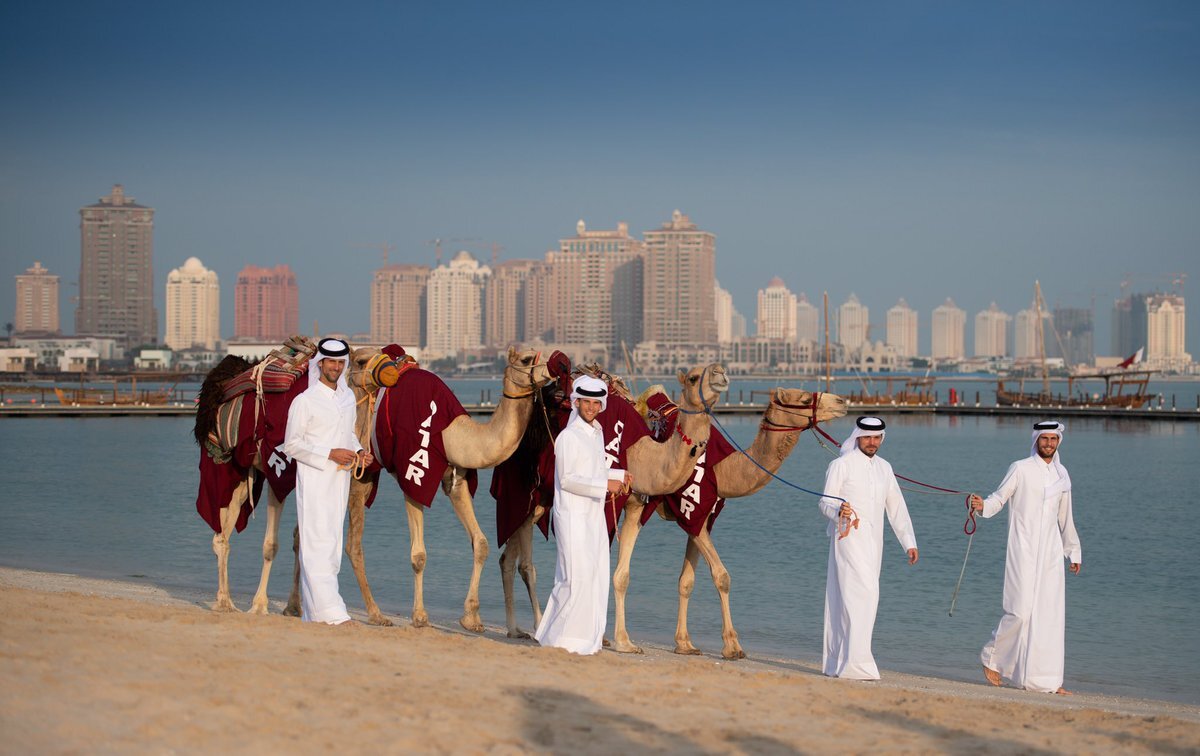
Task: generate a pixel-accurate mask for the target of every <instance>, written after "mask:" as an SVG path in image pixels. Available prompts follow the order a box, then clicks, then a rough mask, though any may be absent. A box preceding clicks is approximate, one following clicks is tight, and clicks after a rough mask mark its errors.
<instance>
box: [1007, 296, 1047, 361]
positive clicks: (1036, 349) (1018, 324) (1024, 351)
mask: <svg viewBox="0 0 1200 756" xmlns="http://www.w3.org/2000/svg"><path fill="white" fill-rule="evenodd" d="M1051 323H1052V320H1051V318H1050V313H1048V312H1046V311H1045V310H1043V311H1042V326H1041V332H1042V343H1041V345H1040V346H1039V345H1038V311H1037V303H1036V302H1034V303H1032V304H1030V305H1029V308H1028V309H1026V310H1021V311H1020V312H1018V313H1017V317H1016V319H1015V321H1014V326H1013V357H1014V358H1015V359H1018V360H1038V359H1040V358H1042V357H1044V356H1045V355H1047V354H1049V350H1048V349H1047V348H1046V347H1047V345H1048V344H1049V340H1050V339H1053V338H1054V329H1053V328H1051V327H1050V326H1051Z"/></svg>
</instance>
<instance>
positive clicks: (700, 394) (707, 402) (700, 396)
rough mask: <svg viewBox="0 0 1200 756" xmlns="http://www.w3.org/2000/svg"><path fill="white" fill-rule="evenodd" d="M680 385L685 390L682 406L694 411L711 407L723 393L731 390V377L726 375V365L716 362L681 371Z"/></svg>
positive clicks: (681, 395)
mask: <svg viewBox="0 0 1200 756" xmlns="http://www.w3.org/2000/svg"><path fill="white" fill-rule="evenodd" d="M679 385H680V386H681V387H682V389H683V390H682V392H681V394H680V399H681V401H680V406H685V407H689V408H692V409H698V408H702V407H711V406H712V405H713V404H715V403H716V402H717V400H718V399H720V398H721V392H722V391H726V390H728V389H729V376H727V375H726V374H725V366H724V365H721V364H720V363H716V362H714V363H712V364H710V365H706V366H704V367H694V368H692V369H691V370H687V371H684V370H680V371H679Z"/></svg>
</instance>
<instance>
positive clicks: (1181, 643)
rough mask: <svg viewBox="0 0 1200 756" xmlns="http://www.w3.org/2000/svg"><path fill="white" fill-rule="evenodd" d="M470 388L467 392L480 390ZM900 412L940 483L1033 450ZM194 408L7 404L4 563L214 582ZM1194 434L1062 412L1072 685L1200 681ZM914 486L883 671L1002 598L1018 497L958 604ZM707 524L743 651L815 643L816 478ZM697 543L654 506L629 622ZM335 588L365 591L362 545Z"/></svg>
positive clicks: (955, 538)
mask: <svg viewBox="0 0 1200 756" xmlns="http://www.w3.org/2000/svg"><path fill="white" fill-rule="evenodd" d="M460 395H461V396H462V397H463V399H464V400H465V401H470V400H471V399H472V398H473V397H472V395H471V393H470V391H469V390H468V391H461V392H460ZM721 422H722V423H723V424H724V426H725V427H726V428H727V430H728V431H729V432H730V433H731V434H732V436H733V438H734V439H735V440H736V441H737V442H738V443H740V444H743V445H745V444H747V443H748V442H749V440H750V438H751V437H752V436H753V434H754V432H755V429H756V421H755V420H753V419H749V418H739V419H726V420H722V421H721ZM888 422H889V428H888V436H887V440H886V443H885V444H884V446H883V448H882V450H881V452H880V453H881V455H883V456H884V457H886V458H887V459H888V460H889V461H891V462H892V464H893V466H894V467H895V469H896V471H897V472H899V473H900V474H902V475H906V476H908V477H911V478H915V479H918V480H922V481H925V482H928V483H932V484H936V485H939V486H943V487H946V488H956V489H969V490H974V491H978V492H979V493H981V494H985V495H986V494H987V493H989V492H990V491H991V490H992V489H993V488H994V487H995V486H996V484H998V483H999V481H1000V478H1001V477H1002V476H1003V473H1004V471H1005V469H1006V468H1007V466H1008V464H1009V463H1010V462H1011V461H1012V460H1014V459H1016V458H1017V457H1021V456H1024V455H1025V454H1027V453H1028V450H1029V425H1030V422H1029V421H1028V420H1027V419H1024V418H1013V419H1008V418H951V417H892V418H889V421H888ZM190 425H191V423H190V419H187V418H61V419H49V418H48V419H20V418H10V419H4V420H0V448H2V449H3V450H4V460H5V464H4V465H3V467H2V468H0V491H3V496H0V518H2V519H0V522H3V526H2V527H0V563H2V564H4V565H6V566H14V567H25V568H31V569H40V570H53V571H62V572H69V573H77V574H82V575H89V576H98V577H111V578H118V579H133V580H139V581H146V582H150V583H154V584H156V585H160V586H164V587H166V588H168V589H181V590H192V589H197V588H199V589H203V590H211V591H212V592H213V593H215V590H216V570H215V559H214V557H213V555H212V551H211V537H212V532H211V531H210V530H209V529H208V526H207V525H205V524H204V522H203V521H201V520H200V518H199V517H198V516H197V515H196V513H195V493H196V485H197V472H196V464H197V461H198V454H199V452H198V450H197V448H196V446H195V444H194V443H193V442H192V440H191V438H190ZM848 427H849V422H848V421H846V420H842V421H838V422H837V423H834V424H832V425H831V426H830V428H829V430H830V432H831V433H832V434H833V435H835V436H837V437H839V438H840V437H842V436H844V435H845V434H846V433H847V432H848V430H847V429H848ZM1198 442H1200V425H1197V424H1195V423H1171V422H1159V423H1148V422H1138V421H1124V420H1110V421H1100V420H1095V421H1078V420H1077V421H1068V431H1067V437H1066V440H1065V442H1064V444H1063V447H1062V455H1063V459H1064V462H1065V464H1066V465H1067V467H1068V469H1069V470H1070V471H1071V476H1072V480H1073V481H1074V485H1075V495H1076V509H1075V518H1076V525H1077V527H1078V529H1079V533H1080V536H1081V538H1082V541H1083V550H1084V560H1083V561H1084V566H1083V571H1082V574H1081V575H1079V576H1078V577H1073V576H1070V575H1068V577H1067V602H1068V606H1067V671H1066V675H1067V680H1066V684H1067V685H1068V687H1074V688H1077V689H1079V690H1082V691H1094V692H1105V693H1112V694H1121V695H1135V696H1144V697H1151V698H1163V699H1170V700H1178V701H1185V702H1190V703H1200V633H1197V632H1196V628H1197V627H1200V601H1198V599H1200V587H1198V586H1200V561H1198V560H1197V559H1196V558H1195V554H1196V552H1197V550H1198V548H1200V528H1198V526H1197V519H1196V517H1195V515H1194V514H1193V513H1192V511H1191V510H1192V509H1193V508H1194V507H1195V500H1194V499H1193V498H1192V497H1193V496H1194V495H1195V493H1196V491H1197V489H1198V488H1200V470H1198V467H1197V460H1198V459H1200V457H1198V456H1197V451H1196V450H1197V445H1198ZM47 452H48V453H49V454H50V458H49V460H47V458H46V456H45V455H46V453H47ZM830 458H831V456H830V453H829V452H828V451H827V450H825V449H823V448H822V447H820V446H818V445H817V444H816V443H815V441H814V440H813V438H812V435H811V434H808V433H806V434H803V435H802V436H801V439H800V443H799V444H798V446H797V448H796V450H795V452H794V453H793V454H792V456H791V457H790V458H789V459H788V460H787V462H786V463H785V465H784V467H783V469H782V470H781V475H782V476H783V477H785V478H786V479H788V480H791V481H793V482H795V483H797V484H799V485H801V486H804V487H806V488H812V489H819V488H820V486H821V483H822V481H823V476H824V468H825V466H826V464H827V463H828V461H829V459H830ZM481 478H482V479H481V482H480V491H481V496H480V497H479V498H478V499H477V510H478V512H479V519H480V522H481V524H482V525H483V526H484V529H485V532H487V533H488V534H489V535H492V534H494V532H495V526H494V519H493V515H492V512H493V511H494V510H493V507H494V505H493V502H492V500H491V498H490V497H489V496H488V495H487V494H486V491H487V485H488V473H487V472H483V473H482V475H481ZM384 485H385V487H384V489H383V492H382V493H381V495H380V497H379V499H378V500H377V503H376V504H375V506H374V507H373V509H372V511H371V512H370V514H369V515H368V519H367V531H366V537H365V549H366V554H367V564H368V567H369V569H370V573H369V574H370V577H371V581H372V587H373V588H374V590H375V593H376V598H377V600H378V601H379V602H380V604H381V606H382V608H383V609H384V611H385V612H387V613H389V614H394V615H395V614H398V615H402V616H407V615H408V612H409V610H410V608H411V601H412V573H411V570H410V568H409V566H408V534H407V526H406V522H405V517H404V512H403V504H402V499H401V497H400V493H399V489H398V487H397V486H396V485H395V484H394V483H392V482H390V481H385V484H384ZM906 497H907V499H908V506H909V510H910V512H911V513H912V517H913V521H914V525H915V528H916V532H917V538H918V542H919V545H920V549H921V560H920V563H919V564H917V565H916V566H913V567H909V566H907V565H906V564H905V562H904V558H903V554H902V552H901V549H900V545H899V544H898V543H897V542H896V541H895V539H894V538H893V537H892V536H891V535H889V536H888V537H887V540H886V541H885V561H884V567H883V577H882V589H881V590H882V598H881V602H880V608H879V618H878V622H877V625H876V631H875V655H876V659H877V661H878V662H879V664H880V667H881V668H883V669H884V670H885V674H886V670H888V669H892V670H900V671H905V672H913V673H918V674H929V675H935V676H940V677H947V678H954V679H967V680H976V679H979V675H978V672H977V670H978V652H979V649H980V647H981V646H982V645H983V643H984V642H985V641H986V640H987V639H988V636H989V633H990V632H991V629H992V627H993V626H994V624H995V622H996V620H997V619H998V618H999V615H1000V597H1001V589H1002V581H1003V564H1004V542H1005V534H1006V524H1007V520H1006V516H1005V515H1001V516H999V517H997V518H994V519H993V520H989V521H981V524H980V527H979V531H978V533H977V534H976V536H975V542H974V545H973V547H972V551H971V561H970V564H969V565H968V567H967V573H966V579H965V580H964V582H963V587H962V592H961V594H960V596H959V600H958V606H957V609H956V611H955V614H954V616H953V617H949V616H947V609H948V608H949V602H950V594H951V592H952V590H953V587H954V583H955V580H956V579H957V577H958V572H959V568H960V566H961V564H962V558H963V553H964V550H965V549H966V545H967V539H966V537H965V536H964V535H963V533H962V524H963V516H964V512H965V509H964V506H963V502H962V497H961V496H943V495H929V494H924V493H915V492H909V493H906ZM265 522H266V517H265V514H264V515H260V516H258V517H256V518H255V519H254V520H252V521H251V523H250V525H249V527H248V528H247V529H246V531H245V532H244V533H242V534H241V535H240V536H239V537H237V538H236V539H235V542H234V549H233V555H232V560H231V565H232V566H231V580H232V585H233V590H234V598H235V601H237V602H238V603H239V605H240V606H241V607H242V608H246V607H248V605H249V598H250V596H251V595H252V594H253V591H254V589H255V587H256V586H257V581H258V574H259V569H260V565H261V561H260V559H261V557H260V554H261V543H262V536H263V529H264V527H265ZM294 524H295V510H294V507H293V506H291V505H290V501H289V506H287V507H286V510H285V516H284V520H283V523H282V526H281V531H280V532H281V534H283V538H282V539H281V541H282V542H283V543H286V544H290V542H291V539H290V533H291V529H292V527H293V525H294ZM426 524H427V531H426V538H427V544H428V549H429V566H428V570H427V573H426V582H425V585H426V601H427V604H428V606H429V609H430V613H431V615H432V616H433V618H434V620H435V621H437V622H444V623H447V624H452V623H454V622H455V621H456V620H457V618H458V616H459V614H460V612H461V605H462V600H463V596H464V593H465V590H466V584H467V579H468V577H469V574H470V554H469V547H468V544H467V541H466V538H465V536H464V534H463V530H462V527H461V526H460V525H459V523H458V521H457V519H456V518H455V517H454V514H453V511H452V509H451V508H450V506H449V502H448V501H447V500H446V499H445V498H444V497H439V499H438V500H436V501H435V503H434V506H433V509H432V511H431V512H430V513H429V516H428V517H427V519H426ZM714 537H715V541H716V544H717V547H718V549H719V551H720V553H721V557H722V559H723V560H724V562H725V564H726V566H727V567H728V568H729V570H730V572H731V573H732V577H733V593H732V605H733V615H734V621H735V625H736V627H737V629H738V631H739V633H740V634H741V639H742V644H743V646H744V647H745V649H746V651H747V653H748V654H750V655H751V656H754V655H770V656H786V657H789V658H797V659H803V660H816V659H819V657H820V644H821V633H822V608H823V600H824V586H825V564H826V555H827V550H828V539H827V538H826V536H825V521H824V519H823V518H822V517H821V516H820V515H819V514H818V512H817V508H816V500H815V498H814V497H812V496H808V495H806V494H802V493H800V492H798V491H795V490H793V489H791V488H789V487H787V486H784V485H782V484H779V483H772V484H770V485H768V486H767V488H765V489H764V490H763V491H761V492H760V493H759V494H757V495H755V496H754V497H751V498H749V499H743V500H737V501H733V502H731V503H730V504H729V505H728V506H727V507H726V509H725V512H724V514H723V515H722V516H721V518H720V519H719V520H718V521H717V526H716V529H715V531H714ZM535 548H536V552H537V553H536V565H537V569H538V576H539V581H540V582H539V586H538V587H539V591H538V592H539V595H540V596H541V599H542V601H543V602H544V601H545V599H546V597H547V596H548V594H549V591H550V588H551V584H552V581H553V577H554V560H555V550H554V548H555V547H554V542H553V541H552V540H551V541H550V542H543V541H542V540H541V539H540V538H539V539H538V541H537V542H536V546H535ZM683 551H684V534H683V532H682V531H681V530H680V529H679V528H678V527H677V526H676V525H675V524H673V523H668V522H663V521H660V520H658V519H657V518H655V519H653V520H651V522H650V523H649V524H648V525H647V527H646V528H645V529H644V530H643V532H642V535H641V537H640V538H639V540H638V545H637V550H636V552H635V555H634V561H633V584H632V586H631V588H630V594H629V601H628V620H629V627H630V632H631V635H632V636H633V638H634V640H635V641H643V642H649V643H654V644H657V645H665V646H668V647H669V646H670V645H671V644H672V640H671V639H672V636H673V632H674V623H675V605H676V589H675V586H676V579H677V577H678V574H679V567H680V565H681V563H682V558H683ZM498 555H499V548H498V547H496V545H495V544H494V543H493V545H492V553H491V556H489V559H488V563H487V567H486V569H485V570H484V579H483V584H482V589H481V601H482V608H481V611H482V613H483V617H484V621H485V622H486V623H487V624H489V625H493V626H496V625H503V622H504V609H503V595H502V592H501V586H500V574H499V568H498V566H497V565H496V561H495V558H496V557H497V556H498ZM614 557H615V548H614ZM291 566H292V558H291V556H290V554H286V555H284V556H283V558H282V559H281V560H280V563H279V564H278V565H276V567H275V571H274V574H273V580H272V590H271V596H272V598H273V599H279V600H282V599H285V598H286V597H287V593H288V581H289V579H290V572H291ZM518 585H519V583H518ZM697 585H698V587H697V590H696V593H695V595H694V596H693V598H692V602H691V612H690V616H689V626H690V628H691V630H692V633H693V639H694V642H695V643H696V645H697V646H699V647H700V648H701V649H703V650H705V651H709V652H713V653H719V652H720V647H721V638H720V630H721V626H720V609H719V604H718V600H717V595H716V591H715V589H714V588H713V586H712V583H711V581H709V580H708V579H707V571H706V570H705V569H704V568H703V567H701V572H700V579H699V580H698V583H697ZM342 593H343V595H344V596H345V598H346V599H347V602H348V603H349V604H350V605H351V606H352V607H360V608H361V606H362V600H361V598H360V596H359V594H358V590H357V587H356V584H355V582H354V578H353V573H352V571H351V570H350V567H349V564H346V565H345V567H344V569H343V572H342ZM521 593H522V591H521V590H520V588H518V596H520V595H521ZM517 607H518V612H519V614H518V617H519V620H520V623H521V625H522V626H523V627H525V628H526V629H531V628H530V624H531V622H532V620H531V613H530V610H529V608H528V602H527V600H524V599H522V598H518V604H517Z"/></svg>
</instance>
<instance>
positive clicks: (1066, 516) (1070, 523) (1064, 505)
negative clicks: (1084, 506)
mask: <svg viewBox="0 0 1200 756" xmlns="http://www.w3.org/2000/svg"><path fill="white" fill-rule="evenodd" d="M1058 529H1059V531H1060V532H1061V533H1062V544H1063V556H1064V557H1066V558H1067V559H1068V560H1069V561H1070V562H1071V564H1083V548H1082V547H1081V546H1080V543H1079V534H1078V533H1077V532H1075V518H1074V516H1073V515H1072V514H1071V492H1070V491H1068V492H1067V493H1065V494H1063V497H1062V499H1061V500H1060V501H1059V503H1058Z"/></svg>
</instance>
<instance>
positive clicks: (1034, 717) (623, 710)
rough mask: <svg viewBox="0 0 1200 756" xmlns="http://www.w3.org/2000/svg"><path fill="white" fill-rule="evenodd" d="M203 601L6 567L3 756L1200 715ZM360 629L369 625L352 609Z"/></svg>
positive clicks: (777, 736) (838, 738) (1086, 747)
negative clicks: (218, 607)
mask: <svg viewBox="0 0 1200 756" xmlns="http://www.w3.org/2000/svg"><path fill="white" fill-rule="evenodd" d="M210 600H211V597H207V596H200V595H195V594H180V593H170V592H167V591H165V590H163V589H160V588H156V587H153V586H146V585H141V584H135V583H127V582H120V581H111V580H96V579H89V578H81V577H76V576H71V575H61V574H54V573H43V572H32V571H28V570H17V569H8V568H0V649H2V650H3V653H2V654H0V680H2V681H3V683H4V684H3V686H2V690H3V693H0V731H3V732H4V734H5V737H4V747H3V749H2V750H3V751H4V752H7V753H46V752H65V751H89V752H94V751H104V752H112V751H120V752H128V751H131V750H132V751H147V750H151V751H161V750H167V751H202V752H212V751H218V750H223V751H234V752H264V751H266V752H279V751H282V750H289V751H299V752H314V751H335V750H347V749H349V750H354V751H367V750H382V751H387V752H396V751H420V752H440V751H452V752H495V753H523V752H529V751H540V752H572V753H615V752H639V751H649V750H654V751H687V752H696V753H799V752H834V751H847V750H850V751H859V752H862V751H868V750H879V749H886V750H908V751H931V750H937V751H947V750H949V751H967V750H977V749H988V750H993V751H1003V752H1013V751H1021V752H1026V751H1036V750H1052V751H1070V752H1086V751H1093V752H1096V751H1118V750H1119V751H1121V752H1125V753H1131V752H1133V753H1137V752H1157V751H1176V752H1189V751H1196V750H1200V707H1196V706H1189V705H1185V704H1175V703H1169V702H1161V701H1149V700H1141V699H1130V698H1120V697H1112V696H1100V695H1091V694H1089V695H1082V694H1081V695H1076V696H1072V697H1066V698H1064V697H1058V696H1050V695H1045V694H1036V693H1029V692H1026V691H1019V690H1012V689H1007V688H1006V689H996V688H992V687H990V686H988V685H986V684H984V683H983V680H982V677H981V678H980V681H979V683H964V682H955V681H948V680H939V679H933V678H926V677H918V676H913V675H904V674H898V673H893V672H888V671H884V673H883V678H884V679H883V680H881V681H879V682H875V683H856V682H849V681H841V680H832V679H828V678H825V677H823V676H821V675H820V674H819V672H818V670H817V669H815V668H814V666H813V665H811V664H807V663H803V662H796V661H794V660H788V659H777V658H768V657H755V658H752V659H749V660H746V661H743V662H727V661H725V660H723V659H721V658H720V657H716V656H711V655H705V656H700V657H681V656H676V655H674V654H672V653H670V652H669V651H668V650H665V649H661V648H653V647H649V648H647V653H646V654H644V655H639V656H627V655H622V654H616V653H613V652H609V651H604V652H601V653H600V654H599V655H597V656H594V657H576V656H571V655H569V654H566V653H564V652H561V651H557V650H551V649H542V648H539V647H538V646H536V644H534V643H533V642H531V641H517V640H509V639H508V638H506V637H505V636H504V634H503V631H502V630H499V629H497V628H489V629H488V630H487V631H486V632H485V633H484V634H483V635H482V636H476V635H474V634H470V633H466V632H464V631H461V630H459V629H457V628H444V627H432V628H424V629H420V630H417V629H414V628H412V627H410V626H408V625H407V623H404V622H403V621H402V619H401V618H399V617H393V619H394V620H395V621H397V627H392V628H376V627H370V626H366V625H362V624H357V623H355V624H352V625H348V626H341V627H327V626H318V625H312V624H305V623H301V622H299V621H298V620H296V619H293V618H290V617H284V616H281V615H280V614H278V613H277V612H278V611H279V607H278V606H274V607H272V612H273V614H271V615H270V616H266V617H261V616H251V615H245V614H217V613H214V612H212V611H210V610H209V608H208V606H209V601H210ZM360 619H361V618H360Z"/></svg>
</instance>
